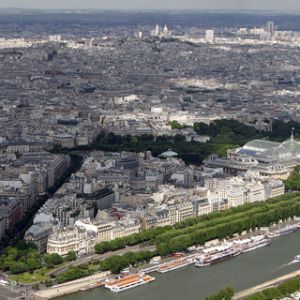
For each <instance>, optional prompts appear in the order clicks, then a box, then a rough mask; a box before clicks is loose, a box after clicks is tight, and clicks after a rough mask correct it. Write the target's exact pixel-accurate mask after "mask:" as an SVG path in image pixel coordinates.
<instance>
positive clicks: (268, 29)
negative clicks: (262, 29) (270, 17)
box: [266, 21, 275, 35]
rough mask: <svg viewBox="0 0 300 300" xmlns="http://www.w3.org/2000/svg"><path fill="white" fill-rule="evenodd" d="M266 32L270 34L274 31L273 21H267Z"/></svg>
mask: <svg viewBox="0 0 300 300" xmlns="http://www.w3.org/2000/svg"><path fill="white" fill-rule="evenodd" d="M266 32H267V33H269V34H271V35H273V34H274V32H275V25H274V22H272V21H269V22H267V25H266Z"/></svg>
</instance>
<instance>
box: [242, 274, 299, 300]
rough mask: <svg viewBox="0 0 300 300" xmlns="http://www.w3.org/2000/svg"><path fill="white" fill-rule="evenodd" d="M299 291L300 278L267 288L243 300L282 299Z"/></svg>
mask: <svg viewBox="0 0 300 300" xmlns="http://www.w3.org/2000/svg"><path fill="white" fill-rule="evenodd" d="M299 289H300V278H299V277H295V278H292V279H289V280H287V281H285V282H283V283H281V284H280V285H278V286H277V287H272V288H268V289H266V290H264V291H262V292H259V293H256V294H253V295H251V296H249V297H247V298H246V299H245V300H273V299H282V298H283V297H286V296H289V295H291V294H292V293H295V292H297V291H299Z"/></svg>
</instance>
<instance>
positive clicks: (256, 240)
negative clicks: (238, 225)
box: [234, 235, 271, 252]
mask: <svg viewBox="0 0 300 300" xmlns="http://www.w3.org/2000/svg"><path fill="white" fill-rule="evenodd" d="M234 244H235V245H238V246H240V247H241V248H242V249H243V252H250V251H254V250H256V249H259V248H262V247H266V246H268V245H270V244H271V239H270V238H268V237H266V236H264V235H258V236H253V237H251V238H248V239H242V240H236V241H234Z"/></svg>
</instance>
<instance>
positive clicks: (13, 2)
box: [0, 0, 300, 11]
mask: <svg viewBox="0 0 300 300" xmlns="http://www.w3.org/2000/svg"><path fill="white" fill-rule="evenodd" d="M10 7H13V8H29V9H32V8H35V9H92V8H93V9H122V10H124V9H128V10H131V9H199V10H201V9H203V10H276V11H293V10H300V4H299V1H297V0H287V1H284V3H283V2H282V1H279V0H263V1H259V0H251V1H250V0H245V1H239V0H222V1H221V0H212V1H209V3H208V2H207V1H204V0H200V1H196V0H187V1H181V0H164V1H158V0H153V1H151V2H150V1H147V0H114V1H111V2H110V3H107V1H103V0H100V1H97V0H86V1H82V0H74V1H73V0H72V1H71V0H63V1H58V0H53V1H51V2H47V3H45V2H44V1H41V0H27V1H26V3H24V1H23V0H2V1H1V2H0V8H10Z"/></svg>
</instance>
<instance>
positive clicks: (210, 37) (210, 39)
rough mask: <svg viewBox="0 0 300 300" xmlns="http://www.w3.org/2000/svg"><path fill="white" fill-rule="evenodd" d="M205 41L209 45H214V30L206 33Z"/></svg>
mask: <svg viewBox="0 0 300 300" xmlns="http://www.w3.org/2000/svg"><path fill="white" fill-rule="evenodd" d="M205 40H206V42H208V43H213V42H214V40H215V32H214V30H206V31H205Z"/></svg>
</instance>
